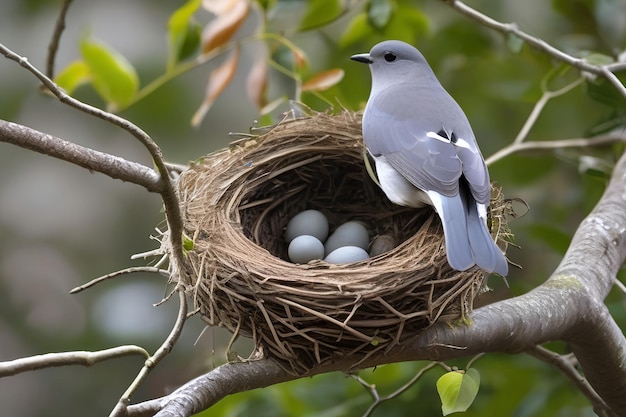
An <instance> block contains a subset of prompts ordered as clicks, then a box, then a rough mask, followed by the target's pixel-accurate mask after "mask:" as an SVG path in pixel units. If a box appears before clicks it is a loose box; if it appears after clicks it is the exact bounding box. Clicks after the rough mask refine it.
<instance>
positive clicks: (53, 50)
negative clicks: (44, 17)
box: [46, 0, 72, 79]
mask: <svg viewBox="0 0 626 417" xmlns="http://www.w3.org/2000/svg"><path fill="white" fill-rule="evenodd" d="M71 4H72V0H63V4H62V5H61V10H60V11H59V17H57V23H56V25H55V26H54V32H52V37H51V38H50V43H49V44H48V58H47V59H46V75H47V76H48V78H50V79H52V78H54V61H55V59H56V55H57V51H58V49H59V42H60V41H61V35H62V34H63V31H64V30H65V16H66V15H67V11H68V10H69V8H70V5H71Z"/></svg>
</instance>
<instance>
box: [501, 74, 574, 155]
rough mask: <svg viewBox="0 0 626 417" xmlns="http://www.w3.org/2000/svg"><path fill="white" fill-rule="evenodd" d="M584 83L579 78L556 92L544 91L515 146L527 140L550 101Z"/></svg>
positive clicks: (521, 130)
mask: <svg viewBox="0 0 626 417" xmlns="http://www.w3.org/2000/svg"><path fill="white" fill-rule="evenodd" d="M584 81H585V78H584V77H578V78H577V79H576V80H575V81H574V82H572V83H570V84H567V85H566V86H565V87H562V88H560V89H558V90H556V91H550V90H547V89H546V90H544V91H543V94H542V95H541V97H540V98H539V100H538V101H537V103H535V107H533V110H532V111H531V112H530V115H529V116H528V119H526V122H525V123H524V126H522V128H521V129H520V131H519V133H518V134H517V137H516V138H515V140H514V141H513V144H514V145H517V144H519V143H522V142H523V141H524V140H526V137H527V136H528V133H529V132H530V129H532V127H533V126H534V125H535V123H536V122H537V119H538V118H539V115H540V114H541V112H542V111H543V109H544V107H545V106H546V104H548V102H549V101H550V100H552V99H553V98H555V97H558V96H561V95H563V94H565V93H567V92H569V91H570V90H572V89H573V88H575V87H577V86H579V85H580V84H582V83H583V82H584Z"/></svg>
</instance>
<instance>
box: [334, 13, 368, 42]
mask: <svg viewBox="0 0 626 417" xmlns="http://www.w3.org/2000/svg"><path fill="white" fill-rule="evenodd" d="M371 31H372V28H371V26H370V23H369V19H368V17H367V14H366V13H359V14H357V15H356V16H354V17H353V18H352V20H350V22H349V23H348V27H347V28H346V30H344V32H343V34H342V35H341V39H340V40H339V45H340V46H341V47H343V48H345V47H347V46H350V45H353V44H355V43H357V42H358V41H360V40H363V39H365V38H366V37H367V35H369V34H370V33H371Z"/></svg>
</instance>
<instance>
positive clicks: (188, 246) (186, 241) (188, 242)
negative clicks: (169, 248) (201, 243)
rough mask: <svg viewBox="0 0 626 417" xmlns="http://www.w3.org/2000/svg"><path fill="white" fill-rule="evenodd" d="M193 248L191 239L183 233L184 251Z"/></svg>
mask: <svg viewBox="0 0 626 417" xmlns="http://www.w3.org/2000/svg"><path fill="white" fill-rule="evenodd" d="M193 248H194V242H193V240H192V239H190V238H189V237H187V236H186V235H183V249H184V250H186V251H190V250H193Z"/></svg>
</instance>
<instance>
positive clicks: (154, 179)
mask: <svg viewBox="0 0 626 417" xmlns="http://www.w3.org/2000/svg"><path fill="white" fill-rule="evenodd" d="M0 142H7V143H11V144H13V145H16V146H19V147H21V148H24V149H29V150H31V151H35V152H39V153H41V154H44V155H48V156H52V157H54V158H58V159H61V160H63V161H67V162H71V163H72V164H74V165H78V166H80V167H83V168H87V169H88V170H89V171H96V172H101V173H103V174H105V175H108V176H109V177H111V178H115V179H118V180H122V181H127V182H132V183H133V184H137V185H141V186H142V187H144V188H145V189H146V190H148V191H151V192H155V193H159V192H161V190H162V188H163V186H162V184H161V181H160V176H159V174H157V172H156V171H155V170H153V169H151V168H148V167H147V166H145V165H142V164H138V163H136V162H131V161H128V160H126V159H124V158H120V157H119V156H115V155H111V154H107V153H104V152H99V151H96V150H93V149H89V148H85V147H84V146H80V145H77V144H75V143H72V142H68V141H66V140H64V139H61V138H57V137H54V136H52V135H49V134H47V133H43V132H39V131H37V130H35V129H31V128H29V127H26V126H22V125H19V124H17V123H12V122H7V121H6V120H0Z"/></svg>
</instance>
